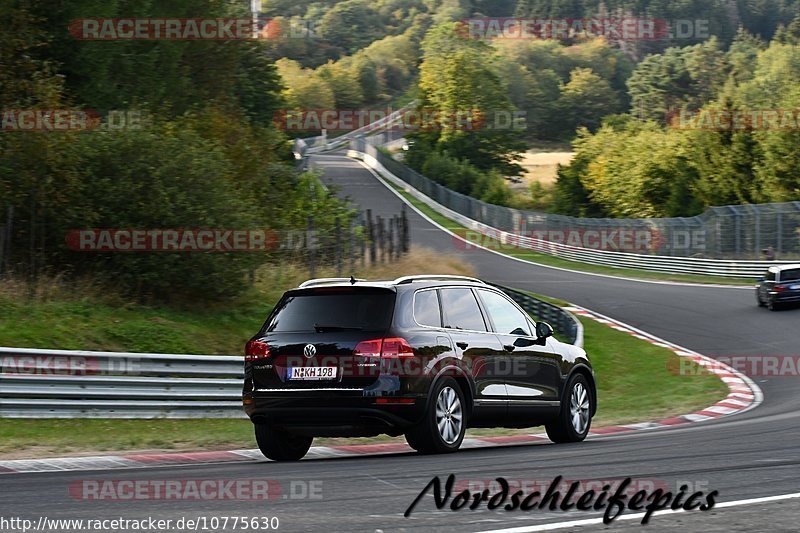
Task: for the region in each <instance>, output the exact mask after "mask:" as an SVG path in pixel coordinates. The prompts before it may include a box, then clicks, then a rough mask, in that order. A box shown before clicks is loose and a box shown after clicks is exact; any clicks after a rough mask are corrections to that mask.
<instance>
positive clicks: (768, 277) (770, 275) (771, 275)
mask: <svg viewBox="0 0 800 533" xmlns="http://www.w3.org/2000/svg"><path fill="white" fill-rule="evenodd" d="M764 279H766V280H767V281H775V272H767V275H766V276H765V277H764Z"/></svg>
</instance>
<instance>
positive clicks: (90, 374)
mask: <svg viewBox="0 0 800 533" xmlns="http://www.w3.org/2000/svg"><path fill="white" fill-rule="evenodd" d="M242 378H243V360H242V357H235V356H226V355H174V354H152V353H119V352H93V351H71V350H39V349H32V348H0V417H4V418H41V417H50V418H201V417H202V418H231V417H244V412H243V411H242V402H241V394H242Z"/></svg>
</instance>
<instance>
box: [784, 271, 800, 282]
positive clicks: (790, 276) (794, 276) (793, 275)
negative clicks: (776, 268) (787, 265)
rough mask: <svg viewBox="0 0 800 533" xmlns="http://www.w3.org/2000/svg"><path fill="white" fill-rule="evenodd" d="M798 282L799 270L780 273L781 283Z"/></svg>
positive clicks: (799, 277)
mask: <svg viewBox="0 0 800 533" xmlns="http://www.w3.org/2000/svg"><path fill="white" fill-rule="evenodd" d="M798 280H800V268H793V269H791V270H782V271H781V281H798Z"/></svg>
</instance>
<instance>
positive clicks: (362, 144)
mask: <svg viewBox="0 0 800 533" xmlns="http://www.w3.org/2000/svg"><path fill="white" fill-rule="evenodd" d="M348 155H350V156H353V157H358V158H360V159H362V160H363V161H364V163H366V164H367V166H369V167H370V168H373V169H375V170H376V171H378V172H379V173H380V174H381V175H382V176H383V177H384V178H386V179H388V180H389V181H391V182H392V183H394V184H395V185H397V186H399V187H402V188H403V189H405V190H406V191H407V192H408V193H409V194H411V195H412V196H414V197H415V198H416V199H418V200H420V201H422V202H423V203H425V204H426V205H428V206H429V207H430V208H431V209H433V210H434V211H436V212H437V213H439V214H441V215H444V216H445V217H447V218H450V219H451V220H454V221H456V222H458V223H459V224H461V225H462V226H464V227H466V228H467V229H469V230H471V231H473V232H475V233H476V234H480V235H483V236H486V237H490V238H492V239H494V240H495V241H496V243H499V246H514V247H519V248H524V249H528V250H532V251H536V252H541V253H545V254H549V255H553V256H556V257H561V258H563V259H568V260H571V261H577V262H582V263H589V264H595V265H603V266H610V267H617V268H632V269H640V270H649V271H654V272H668V273H674V274H695V275H706V276H718V277H730V278H752V279H756V278H759V277H761V276H762V275H763V274H764V272H766V270H767V268H768V267H769V266H772V265H780V264H791V263H795V262H797V261H746V260H741V261H740V260H730V259H706V258H698V257H676V256H664V255H648V254H636V253H630V252H617V251H611V250H596V249H590V248H582V247H578V246H570V245H567V244H561V243H556V242H552V241H548V240H544V239H537V238H533V237H528V236H526V235H520V234H517V233H514V232H509V231H504V230H502V229H499V228H496V227H493V226H490V225H488V224H486V223H484V222H483V221H481V220H478V219H476V218H471V217H470V216H467V215H465V214H464V213H463V212H461V211H463V210H461V211H456V210H454V209H451V208H449V207H447V206H445V205H442V204H441V203H439V202H437V201H436V200H435V199H433V198H431V197H430V196H428V195H426V194H425V193H423V192H422V191H420V190H418V189H417V188H415V187H414V185H415V184H417V185H419V184H423V185H425V186H426V188H430V187H428V185H430V183H433V182H431V180H429V179H428V178H425V177H424V176H422V175H420V174H418V173H416V172H414V171H413V170H411V169H410V168H408V167H406V166H405V165H402V164H401V163H400V162H398V161H396V160H394V159H392V158H391V157H390V156H388V155H386V154H384V153H383V152H381V151H380V150H378V149H377V148H376V147H375V146H373V145H371V144H369V143H367V142H366V141H365V140H364V139H357V140H355V141H354V142H353V143H351V150H350V151H349V152H348ZM409 177H411V178H413V179H410V178H409ZM407 178H409V179H407ZM412 182H413V183H412ZM429 182H430V183H429ZM431 186H432V187H435V190H436V191H437V196H438V197H445V198H451V197H452V198H453V199H454V200H453V202H448V203H450V204H451V205H455V204H460V203H462V202H460V200H463V199H464V198H466V197H465V196H464V195H462V194H459V193H456V192H454V191H450V190H449V189H446V188H444V187H442V186H441V185H439V184H434V185H431ZM455 200H459V201H455ZM469 200H471V201H470V202H468V206H467V207H465V210H466V211H469V212H470V213H471V214H472V215H473V216H476V217H479V218H481V219H483V218H484V217H483V216H482V214H484V212H487V213H488V211H489V210H494V211H500V212H503V210H505V211H507V212H508V213H507V217H504V218H508V219H509V220H511V218H512V215H513V213H514V212H515V211H516V210H512V209H509V208H505V207H501V206H494V205H490V204H485V203H484V202H480V201H478V200H474V199H469ZM798 204H800V202H798ZM476 206H477V207H476ZM491 218H496V217H494V216H493V217H491ZM581 220H591V219H581ZM617 222H619V223H620V224H624V223H625V222H631V221H626V220H619V221H617ZM637 222H638V221H637ZM631 223H632V222H631Z"/></svg>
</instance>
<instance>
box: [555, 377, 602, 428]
mask: <svg viewBox="0 0 800 533" xmlns="http://www.w3.org/2000/svg"><path fill="white" fill-rule="evenodd" d="M593 402H594V398H593V397H592V392H591V390H590V388H589V382H588V381H587V380H586V378H585V377H584V376H583V375H581V374H574V375H573V376H572V377H571V378H570V379H569V381H568V382H567V387H566V389H565V394H564V399H563V400H561V411H560V412H559V413H558V418H556V419H555V420H554V421H553V422H550V423H549V424H545V429H546V430H547V436H548V437H549V438H550V440H551V441H553V442H556V443H565V442H581V441H582V440H584V439H585V438H586V435H588V434H589V428H590V427H591V426H592V407H593Z"/></svg>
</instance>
